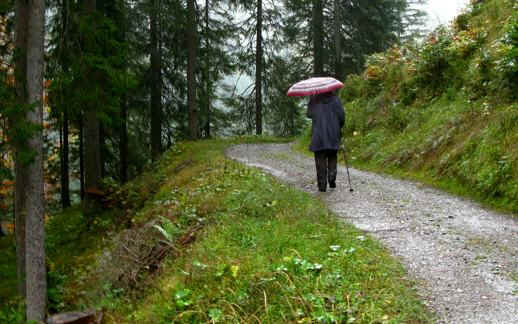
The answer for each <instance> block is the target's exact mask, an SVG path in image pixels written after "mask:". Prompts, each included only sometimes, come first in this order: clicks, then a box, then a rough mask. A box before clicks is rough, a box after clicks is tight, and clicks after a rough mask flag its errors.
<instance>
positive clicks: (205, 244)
mask: <svg viewBox="0 0 518 324" xmlns="http://www.w3.org/2000/svg"><path fill="white" fill-rule="evenodd" d="M237 142H238V141H234V140H233V141H222V140H211V141H200V142H196V143H192V142H187V143H181V144H179V145H177V146H176V147H175V148H174V149H172V150H170V151H169V152H167V153H165V154H164V156H163V157H162V159H161V161H160V162H159V163H158V165H157V166H156V167H155V168H154V169H153V170H152V171H151V172H149V173H148V174H147V175H145V176H143V177H141V178H140V179H137V180H135V181H134V182H133V183H131V184H128V185H127V186H125V187H123V188H121V189H119V190H118V191H116V192H115V193H114V195H115V196H117V197H118V199H119V201H118V202H117V204H116V205H117V206H119V207H118V208H115V209H112V210H111V211H106V212H105V213H103V214H101V215H100V216H99V219H98V220H97V222H96V225H95V226H98V228H97V229H96V230H93V231H92V230H90V231H87V230H86V229H83V230H81V231H80V233H77V235H71V236H77V237H78V238H79V239H77V240H73V239H70V240H69V239H67V238H66V237H63V238H60V239H59V240H58V239H54V241H53V239H50V240H49V244H50V247H51V251H53V250H52V249H54V250H55V251H56V252H52V253H50V254H49V258H50V260H49V262H50V263H51V266H50V268H51V271H53V272H54V274H53V277H54V279H53V280H54V281H53V283H52V284H51V285H50V286H51V288H55V297H54V301H53V305H55V306H54V307H56V310H68V309H77V308H87V307H96V308H103V309H104V310H105V319H106V320H107V322H109V323H110V322H111V323H170V322H177V323H183V322H188V323H193V322H196V323H198V322H221V323H227V322H243V323H254V322H261V323H262V322H271V323H280V322H298V323H312V322H322V323H331V322H339V323H346V322H349V323H374V322H376V323H427V322H431V315H430V314H429V313H428V312H427V311H426V309H425V307H424V306H423V305H422V303H421V302H420V301H419V299H418V297H417V295H416V293H415V291H414V290H413V288H412V283H411V282H409V281H407V280H406V279H405V272H404V269H403V268H402V266H401V265H400V264H399V263H398V262H397V261H396V260H395V259H393V258H392V257H390V256H389V254H388V253H387V252H386V251H385V250H384V249H383V248H382V247H381V246H380V245H379V244H378V243H377V242H375V241H373V240H372V239H371V238H369V237H368V236H366V235H364V234H363V233H362V232H360V231H358V230H356V229H354V228H353V227H351V226H349V225H345V224H343V223H341V222H339V221H338V220H337V219H336V218H335V217H334V215H332V214H330V213H329V211H328V210H327V209H326V208H325V206H324V205H323V204H322V203H321V202H320V201H319V200H317V199H315V198H313V197H311V196H310V195H308V194H306V193H302V192H299V191H297V190H295V189H293V188H291V187H289V186H285V185H283V184H281V183H279V182H277V181H276V180H275V179H274V178H272V177H270V176H268V175H266V174H264V173H263V172H261V171H259V170H257V169H252V168H247V167H244V166H242V165H240V164H238V163H236V162H233V161H230V160H228V159H227V158H226V157H225V156H224V150H225V149H226V148H227V147H229V146H230V145H231V144H234V143H237ZM247 142H251V140H247ZM128 188H129V189H128ZM121 192H124V194H122V193H121ZM144 192H145V193H146V194H144ZM139 193H141V194H139ZM121 206H135V207H132V208H126V207H121ZM137 206H138V207H137ZM128 209H129V210H128ZM68 215H72V216H73V217H65V216H64V215H62V216H61V217H59V216H56V218H55V221H54V222H53V223H52V224H53V225H48V233H49V235H50V237H53V236H56V237H57V236H58V233H63V232H66V231H69V232H71V231H72V229H76V228H79V229H80V228H81V226H80V225H79V223H80V220H81V219H82V215H81V213H80V212H79V211H77V210H76V211H75V212H72V213H71V212H69V213H68ZM74 215H75V216H74ZM102 215H104V216H102ZM78 222H79V223H78ZM146 228H147V229H149V230H148V231H147V232H145V233H149V234H151V235H150V237H148V236H146V235H141V234H142V233H143V232H142V230H143V229H146ZM81 233H82V234H81ZM85 233H86V235H85ZM124 233H129V235H124ZM128 236H129V237H131V240H127V239H125V237H128ZM83 238H84V239H85V242H86V239H88V240H91V241H93V242H94V243H95V242H96V243H95V244H91V245H85V246H83V247H84V249H82V250H79V248H80V247H81V246H82V243H81V242H82V240H83ZM139 240H142V242H137V241H139ZM130 241H131V242H133V243H135V242H137V243H139V244H133V245H128V246H129V248H130V250H131V251H132V253H133V252H135V251H139V253H140V252H141V251H157V249H158V250H160V251H164V255H165V256H164V257H161V258H159V259H153V260H151V261H150V262H148V264H146V265H145V266H144V267H142V268H139V267H138V266H135V265H136V264H140V263H132V262H134V261H135V260H128V258H127V256H128V255H130V254H131V253H126V255H118V254H116V253H114V251H117V249H118V247H119V246H120V244H123V243H121V242H125V243H128V242H130ZM67 242H68V243H67ZM150 242H151V243H150ZM140 243H142V244H140ZM144 243H145V244H144ZM128 246H127V247H128ZM134 246H138V247H139V248H138V249H136V248H134ZM148 246H150V247H151V248H150V249H145V248H144V247H148ZM146 253H147V252H146ZM131 255H132V254H131ZM146 255H147V254H146ZM121 256H122V257H121ZM142 260H144V259H142ZM142 260H137V261H139V262H140V261H142ZM146 260H147V259H146ZM108 261H109V262H108ZM107 264H108V266H107ZM128 264H129V265H130V266H131V267H128ZM1 266H2V264H0V267H1ZM10 266H11V269H12V265H10ZM2 269H3V268H2ZM117 269H132V273H133V276H131V277H129V276H128V272H130V271H124V272H117V271H116V270H117ZM135 269H137V270H138V271H133V270H135ZM111 272H114V273H115V274H116V276H112V275H110V273H111ZM121 278H126V279H128V278H130V279H128V280H122V279H121ZM49 294H50V292H49ZM8 312H15V308H14V306H13V307H11V308H9V309H5V311H4V312H3V314H4V316H8ZM1 314H2V311H0V315H1ZM9 314H11V313H9ZM0 318H1V317H0Z"/></svg>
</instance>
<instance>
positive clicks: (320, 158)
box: [315, 151, 327, 191]
mask: <svg viewBox="0 0 518 324" xmlns="http://www.w3.org/2000/svg"><path fill="white" fill-rule="evenodd" d="M315 166H316V169H317V182H318V190H320V191H326V189H327V157H326V153H325V151H317V152H315Z"/></svg>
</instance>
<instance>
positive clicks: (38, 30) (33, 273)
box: [25, 0, 47, 322]
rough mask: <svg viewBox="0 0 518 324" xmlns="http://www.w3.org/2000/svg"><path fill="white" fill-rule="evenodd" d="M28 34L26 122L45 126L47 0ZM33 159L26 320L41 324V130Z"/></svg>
mask: <svg viewBox="0 0 518 324" xmlns="http://www.w3.org/2000/svg"><path fill="white" fill-rule="evenodd" d="M30 4H31V5H30V8H29V21H28V32H27V95H28V96H27V97H28V99H29V103H30V104H31V105H33V104H36V103H37V105H36V108H35V109H33V110H30V111H29V112H28V113H27V120H28V121H29V122H30V123H33V124H35V125H42V124H43V40H44V29H45V0H32V1H31V2H30ZM28 144H29V145H28V148H29V149H30V151H31V152H33V153H34V158H33V160H32V161H31V163H30V164H29V165H28V174H29V175H30V177H29V181H28V182H27V183H26V185H27V187H26V191H25V194H26V198H25V202H26V204H27V219H26V227H25V246H26V255H25V260H26V262H25V268H26V280H27V286H26V304H27V320H28V321H36V322H41V321H43V320H44V319H45V315H46V302H47V280H46V278H47V271H46V267H45V227H44V212H45V210H44V198H43V159H42V154H43V136H42V133H41V130H38V131H36V132H35V133H34V135H32V136H31V138H30V139H29V141H28Z"/></svg>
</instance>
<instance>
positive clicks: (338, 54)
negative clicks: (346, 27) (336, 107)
mask: <svg viewBox="0 0 518 324" xmlns="http://www.w3.org/2000/svg"><path fill="white" fill-rule="evenodd" d="M334 23H335V26H334V27H335V28H334V29H335V31H334V33H335V34H334V37H335V77H336V78H337V79H338V80H342V79H343V73H342V44H341V37H342V35H341V26H342V21H341V15H340V1H339V0H334Z"/></svg>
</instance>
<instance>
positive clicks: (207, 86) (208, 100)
mask: <svg viewBox="0 0 518 324" xmlns="http://www.w3.org/2000/svg"><path fill="white" fill-rule="evenodd" d="M209 4H210V1H209V0H205V48H206V56H205V93H206V97H207V98H206V102H205V104H206V105H207V106H206V109H205V110H206V121H205V136H206V137H207V138H210V113H211V112H210V105H211V98H210V96H211V92H212V91H211V82H210V43H209V33H210V27H209Z"/></svg>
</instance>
